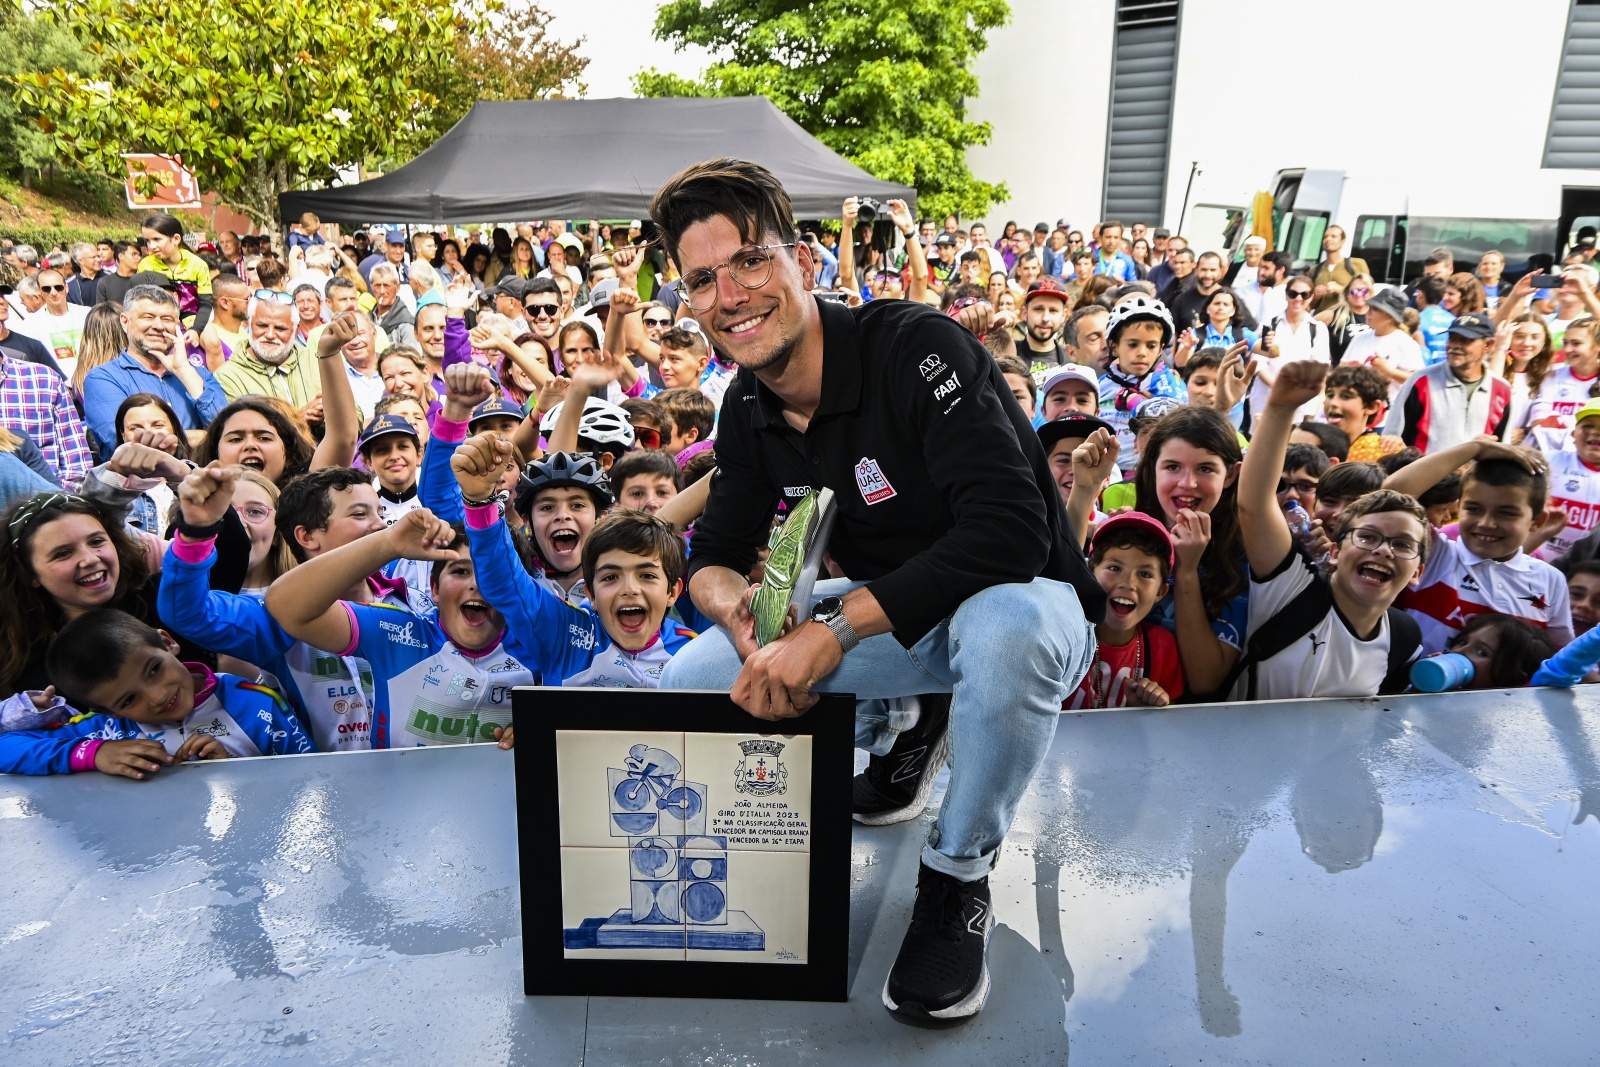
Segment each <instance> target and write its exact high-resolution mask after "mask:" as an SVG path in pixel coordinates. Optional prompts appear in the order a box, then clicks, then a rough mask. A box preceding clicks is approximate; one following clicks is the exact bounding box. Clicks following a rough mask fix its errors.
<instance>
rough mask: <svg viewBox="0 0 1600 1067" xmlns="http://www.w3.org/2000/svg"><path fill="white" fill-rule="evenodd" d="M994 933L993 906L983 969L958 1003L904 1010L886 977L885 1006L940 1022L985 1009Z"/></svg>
mask: <svg viewBox="0 0 1600 1067" xmlns="http://www.w3.org/2000/svg"><path fill="white" fill-rule="evenodd" d="M993 933H994V910H993V909H992V908H991V909H990V911H989V921H988V927H987V928H986V929H985V930H984V931H983V971H982V972H981V973H980V974H979V975H978V984H977V986H976V987H974V988H973V990H972V992H970V993H968V994H967V995H966V996H965V997H962V998H961V999H960V1000H959V1001H957V1002H956V1003H954V1004H952V1005H950V1006H949V1007H948V1008H940V1009H938V1010H937V1011H922V1010H918V1011H916V1012H902V1011H901V1010H900V1005H898V1004H896V1003H895V1002H894V998H892V997H891V996H889V979H888V978H885V979H884V980H883V1006H884V1007H885V1008H888V1009H889V1010H890V1011H892V1012H894V1013H895V1014H896V1015H911V1016H914V1017H919V1018H928V1019H936V1020H938V1021H940V1022H952V1021H955V1020H957V1019H968V1018H971V1017H972V1016H974V1015H976V1014H978V1013H979V1012H980V1011H982V1010H983V1006H984V1004H985V1003H987V1002H988V1000H989V936H990V935H991V934H993ZM893 973H894V969H893V968H892V967H891V968H890V974H893Z"/></svg>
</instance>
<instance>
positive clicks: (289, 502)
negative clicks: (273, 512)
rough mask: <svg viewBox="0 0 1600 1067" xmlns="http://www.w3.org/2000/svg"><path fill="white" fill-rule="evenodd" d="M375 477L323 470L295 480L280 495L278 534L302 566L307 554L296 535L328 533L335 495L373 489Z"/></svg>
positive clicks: (351, 471)
mask: <svg viewBox="0 0 1600 1067" xmlns="http://www.w3.org/2000/svg"><path fill="white" fill-rule="evenodd" d="M371 484H372V475H370V474H364V473H362V472H361V471H358V470H355V469H354V468H352V467H323V468H321V469H320V470H314V471H311V472H310V473H309V474H302V475H300V477H298V478H294V479H292V480H291V481H290V482H289V483H288V484H286V485H285V486H284V487H283V490H282V492H280V493H279V494H278V533H280V534H282V535H283V539H284V540H285V541H287V542H289V551H290V552H293V553H294V558H295V559H296V560H298V561H300V562H301V563H304V562H305V561H306V550H305V549H304V548H302V547H301V546H300V540H299V538H297V537H295V535H294V532H295V531H296V530H297V529H299V528H300V527H302V526H304V527H305V528H306V529H307V530H313V531H314V530H326V529H327V528H328V523H329V522H330V521H331V520H332V519H333V494H334V493H336V492H340V491H342V490H345V489H352V488H354V487H355V486H358V485H371Z"/></svg>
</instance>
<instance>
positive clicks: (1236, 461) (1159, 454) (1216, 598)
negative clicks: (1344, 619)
mask: <svg viewBox="0 0 1600 1067" xmlns="http://www.w3.org/2000/svg"><path fill="white" fill-rule="evenodd" d="M1243 460H1244V452H1243V450H1242V449H1241V448H1240V447H1239V435H1238V434H1237V433H1235V432H1234V428H1233V424H1232V423H1230V422H1229V421H1228V420H1227V418H1226V417H1225V416H1224V415H1223V414H1222V413H1221V412H1218V411H1214V410H1212V409H1211V408H1195V407H1182V408H1178V409H1177V410H1176V411H1173V412H1170V413H1169V414H1167V415H1164V416H1162V417H1161V418H1160V419H1159V420H1157V421H1156V424H1155V426H1154V427H1153V428H1152V429H1151V430H1150V436H1149V437H1148V439H1147V440H1146V441H1145V444H1144V450H1143V452H1142V453H1141V454H1140V456H1139V466H1138V469H1137V471H1136V473H1135V475H1134V494H1135V505H1134V506H1135V507H1136V508H1138V510H1140V511H1142V512H1144V513H1145V514H1146V515H1149V516H1151V517H1152V518H1154V519H1158V520H1160V521H1161V523H1162V524H1163V525H1165V526H1166V527H1167V528H1168V529H1169V530H1171V531H1172V540H1173V544H1174V547H1175V549H1176V552H1177V557H1178V566H1177V569H1176V570H1175V571H1174V572H1173V578H1172V591H1171V592H1170V593H1168V595H1167V597H1166V598H1165V599H1163V600H1162V601H1161V602H1160V603H1159V604H1157V605H1156V607H1155V609H1154V610H1153V611H1152V612H1151V614H1150V617H1151V618H1153V619H1155V620H1156V621H1157V622H1160V623H1161V624H1162V625H1163V626H1166V627H1167V628H1168V629H1170V630H1172V631H1173V633H1174V634H1175V635H1176V636H1177V638H1178V658H1179V659H1180V660H1181V661H1182V662H1183V674H1184V679H1185V684H1186V685H1187V686H1188V687H1189V689H1190V691H1191V692H1193V693H1195V694H1202V695H1203V694H1208V693H1211V692H1213V691H1214V690H1215V689H1216V688H1217V687H1218V686H1219V685H1221V684H1222V682H1223V681H1224V680H1225V679H1226V678H1227V676H1228V672H1229V671H1230V670H1232V669H1233V664H1234V662H1235V661H1236V660H1237V659H1238V658H1239V650H1240V649H1241V648H1242V647H1243V645H1244V641H1245V634H1246V624H1247V622H1248V614H1247V613H1248V609H1249V602H1250V599H1249V598H1250V590H1249V575H1248V570H1249V568H1248V565H1247V564H1246V562H1245V552H1244V539H1243V536H1242V535H1241V533H1240V530H1239V511H1238V507H1237V500H1236V498H1237V494H1238V485H1237V482H1238V478H1239V465H1240V463H1241V462H1243Z"/></svg>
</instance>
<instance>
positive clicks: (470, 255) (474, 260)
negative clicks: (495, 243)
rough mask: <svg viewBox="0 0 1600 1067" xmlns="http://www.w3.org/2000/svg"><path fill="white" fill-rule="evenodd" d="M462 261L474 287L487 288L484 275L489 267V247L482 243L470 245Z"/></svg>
mask: <svg viewBox="0 0 1600 1067" xmlns="http://www.w3.org/2000/svg"><path fill="white" fill-rule="evenodd" d="M462 263H463V264H464V265H465V267H466V271H467V277H468V278H469V279H471V281H472V287H473V288H474V289H484V288H487V284H486V283H485V282H484V280H483V275H484V272H485V271H487V270H488V269H489V249H488V248H486V247H485V246H483V245H480V244H472V245H468V246H467V251H466V254H465V255H464V256H463V257H462ZM447 288H448V286H447Z"/></svg>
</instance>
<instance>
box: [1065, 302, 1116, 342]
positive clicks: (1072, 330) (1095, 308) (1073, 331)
mask: <svg viewBox="0 0 1600 1067" xmlns="http://www.w3.org/2000/svg"><path fill="white" fill-rule="evenodd" d="M1109 314H1110V309H1109V308H1107V307H1105V306H1104V305H1103V304H1086V305H1084V306H1083V307H1081V308H1079V309H1078V310H1077V311H1074V312H1073V313H1072V314H1071V315H1070V316H1069V317H1068V318H1067V324H1066V325H1065V326H1063V327H1061V339H1062V340H1063V341H1065V342H1066V343H1067V344H1069V345H1071V346H1073V347H1074V348H1076V347H1077V346H1078V323H1080V322H1082V321H1083V320H1084V319H1085V318H1087V317H1088V316H1090V315H1109Z"/></svg>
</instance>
